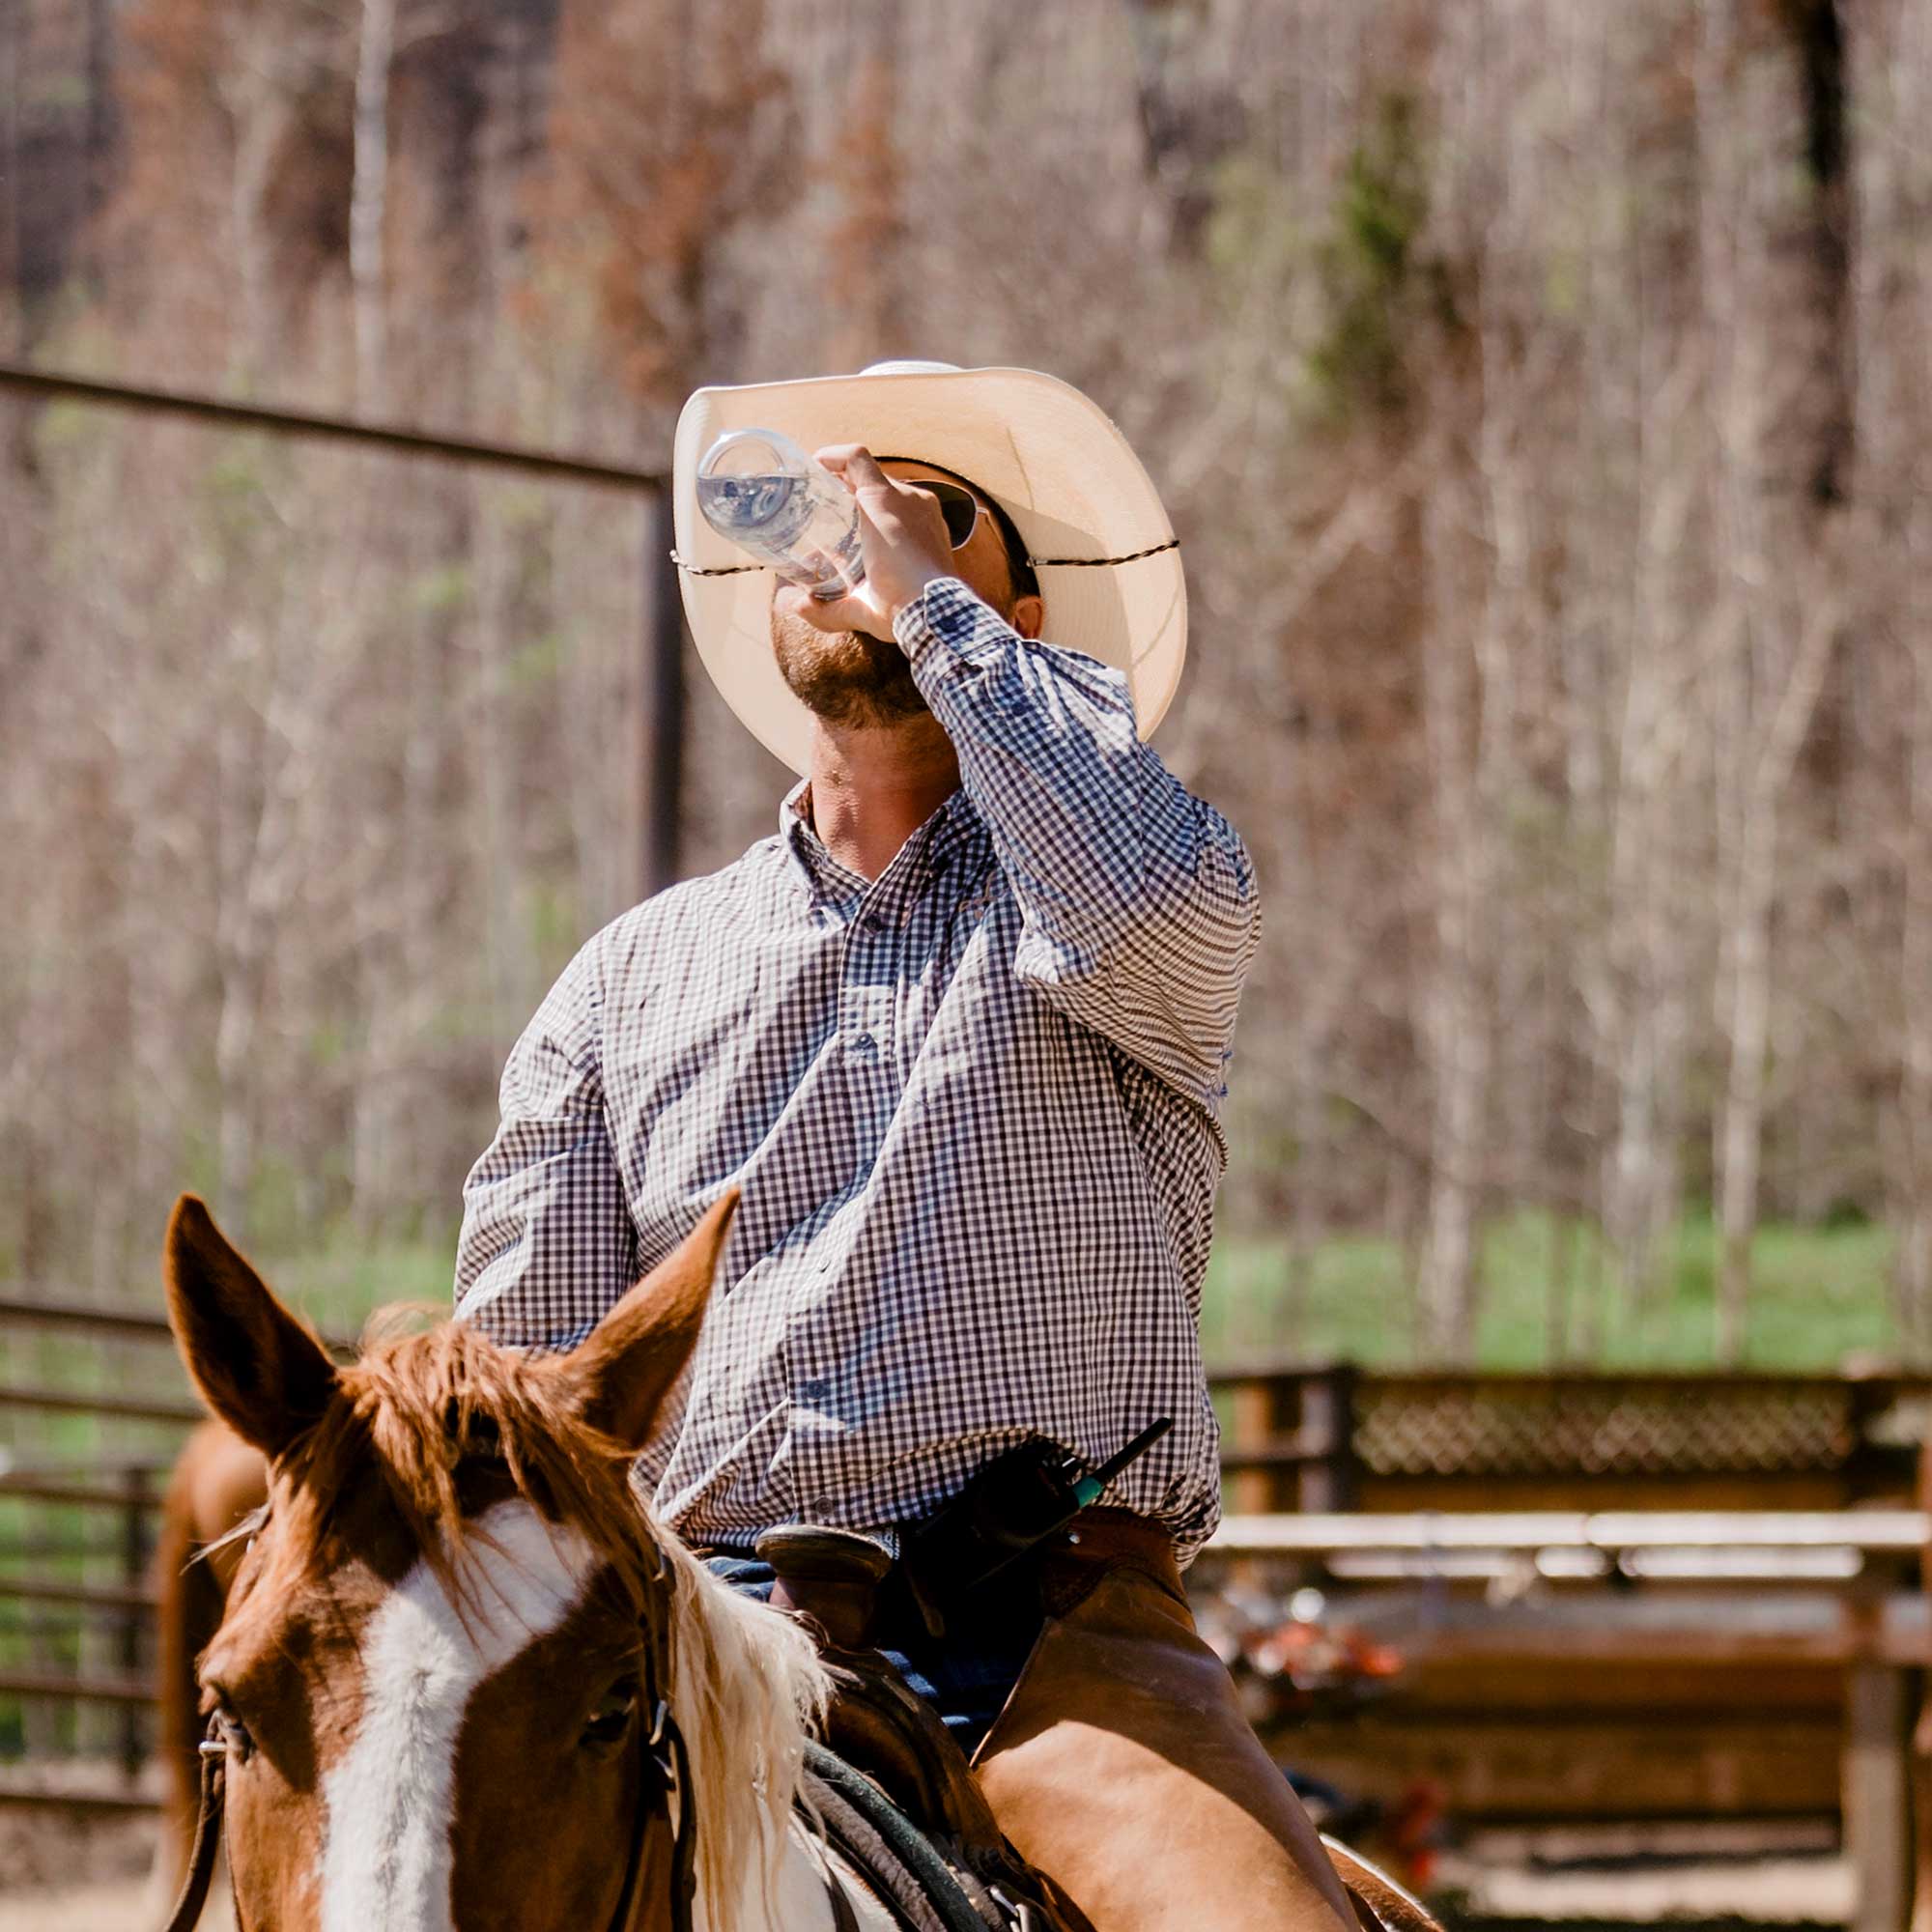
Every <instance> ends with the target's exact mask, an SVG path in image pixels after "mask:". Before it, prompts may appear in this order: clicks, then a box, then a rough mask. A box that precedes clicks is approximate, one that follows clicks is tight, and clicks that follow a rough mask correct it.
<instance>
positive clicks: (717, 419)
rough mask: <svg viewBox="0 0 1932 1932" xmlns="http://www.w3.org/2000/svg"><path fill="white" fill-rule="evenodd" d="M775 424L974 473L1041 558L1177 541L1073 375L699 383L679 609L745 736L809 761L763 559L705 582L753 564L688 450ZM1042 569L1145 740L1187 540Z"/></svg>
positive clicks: (1178, 654) (689, 425)
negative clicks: (724, 527) (1128, 701)
mask: <svg viewBox="0 0 1932 1932" xmlns="http://www.w3.org/2000/svg"><path fill="white" fill-rule="evenodd" d="M753 428H762V429H777V430H782V431H784V432H785V434H786V435H788V436H790V437H792V438H794V439H795V440H797V441H799V442H801V443H803V444H804V446H805V447H806V448H807V449H817V448H822V447H823V446H824V445H825V444H827V443H831V442H863V443H864V444H865V445H866V446H867V448H868V449H870V450H871V451H872V452H873V453H874V454H875V455H878V456H898V457H912V458H918V459H919V460H921V461H923V462H926V463H930V464H932V465H934V466H935V467H936V468H938V469H951V470H952V471H954V472H956V473H957V474H958V475H961V476H964V477H966V478H968V479H969V480H970V481H971V482H973V483H975V484H977V485H978V486H979V488H980V489H981V490H983V491H984V492H985V493H986V495H987V496H989V497H992V498H993V499H994V500H995V501H996V502H997V503H998V504H999V505H1000V507H1001V508H1002V509H1004V510H1005V511H1006V513H1007V514H1008V515H1009V517H1010V518H1011V519H1012V521H1013V526H1014V527H1015V528H1016V529H1017V530H1018V531H1019V534H1020V538H1021V540H1022V542H1024V543H1025V545H1026V547H1027V551H1028V554H1030V555H1032V556H1034V557H1036V558H1070V559H1081V558H1099V557H1121V556H1133V555H1135V554H1136V553H1137V552H1141V551H1146V550H1151V549H1153V548H1154V547H1155V546H1156V545H1161V544H1165V543H1167V542H1169V541H1170V539H1171V538H1172V536H1173V530H1172V528H1171V526H1169V523H1168V520H1167V513H1166V511H1165V510H1164V509H1163V508H1162V506H1161V501H1160V497H1159V495H1158V493H1157V492H1156V491H1155V489H1154V487H1153V482H1152V479H1151V477H1150V476H1149V475H1148V473H1147V470H1146V469H1144V468H1143V466H1142V464H1141V462H1140V459H1139V458H1138V457H1137V456H1135V454H1134V452H1133V450H1132V449H1131V448H1130V447H1129V446H1128V443H1127V440H1126V439H1125V438H1124V437H1123V436H1122V434H1121V432H1120V431H1119V430H1118V429H1117V428H1116V427H1115V426H1114V423H1113V422H1112V421H1111V419H1110V418H1109V417H1108V416H1107V415H1106V413H1105V412H1103V411H1102V410H1100V409H1099V407H1098V406H1097V405H1095V404H1094V403H1093V402H1091V401H1090V400H1089V399H1088V398H1087V397H1086V396H1084V395H1082V394H1081V393H1080V391H1079V390H1078V389H1076V388H1074V387H1072V386H1071V384H1066V383H1063V382H1061V381H1060V380H1059V379H1058V378H1057V377H1053V376H1047V375H1043V374H1041V373H1040V372H1039V371H1037V370H1034V369H919V370H908V371H905V372H897V371H894V372H884V371H881V372H879V373H872V374H866V375H860V376H823V377H814V378H811V379H810V380H808V381H803V382H794V383H758V384H746V385H743V386H739V387H732V388H708V389H699V390H697V391H696V394H694V395H693V396H692V397H691V399H690V401H689V402H687V403H686V404H685V406H684V411H683V413H682V414H681V415H680V416H679V417H678V424H677V440H676V444H675V448H674V451H673V455H672V464H671V500H672V517H673V522H674V527H675V530H676V537H677V550H678V555H679V556H680V557H681V558H682V559H683V560H684V563H685V564H686V565H687V566H689V567H688V568H685V569H681V570H680V571H679V572H678V580H679V582H680V584H681V585H682V587H683V591H684V610H685V615H686V617H687V619H688V620H689V622H690V625H691V635H692V639H693V641H694V642H695V643H696V646H697V654H698V656H699V657H700V658H701V659H702V660H703V663H704V668H705V669H706V670H707V671H709V672H710V674H711V678H712V681H713V682H714V683H715V684H716V685H717V687H718V689H719V691H720V692H721V693H722V694H723V695H724V697H725V702H726V703H727V704H729V705H730V707H731V709H732V710H733V711H735V712H736V713H737V715H738V716H739V718H740V719H742V720H743V721H744V723H745V725H747V726H748V727H749V728H750V729H751V731H752V732H753V735H754V736H755V737H756V738H757V739H758V740H759V742H760V743H762V744H763V745H764V746H765V747H766V748H767V749H768V750H770V751H771V752H772V753H775V754H776V755H777V756H778V757H780V758H781V759H782V760H783V761H784V762H785V763H786V764H787V765H789V766H790V767H791V768H792V769H793V770H794V771H797V772H803V771H804V770H806V768H807V765H808V762H809V758H810V730H811V726H810V713H809V712H808V711H807V710H806V708H805V706H804V705H803V704H802V703H801V702H800V701H799V699H798V698H797V697H796V696H793V695H792V692H791V689H790V687H789V686H788V685H786V683H785V681H784V679H783V677H782V676H781V673H780V671H779V668H778V661H777V659H776V657H775V656H774V654H773V651H772V636H771V602H772V591H773V587H774V585H775V583H776V582H777V580H776V578H775V577H774V576H773V574H772V573H771V572H770V571H769V570H752V571H740V572H737V573H736V574H732V575H726V576H719V577H706V576H700V575H696V574H695V572H697V571H705V570H724V571H730V570H732V568H733V566H736V565H742V564H744V563H746V562H747V561H748V560H749V559H748V558H747V557H746V555H745V553H744V552H743V551H741V550H739V549H738V548H737V547H736V546H735V545H734V544H732V543H730V542H728V541H727V540H726V539H725V538H724V537H722V536H720V535H719V534H718V532H717V531H716V530H714V529H713V528H712V527H711V526H710V525H709V524H707V523H706V522H705V521H704V519H703V517H702V516H701V515H700V514H699V513H698V509H697V496H696V485H695V479H696V469H697V463H698V459H699V458H700V457H701V456H702V455H703V454H704V452H705V451H706V450H707V449H709V448H710V447H711V445H712V443H713V442H715V441H716V440H717V439H718V438H719V437H721V436H723V435H725V432H726V431H729V430H734V429H753ZM1037 577H1038V579H1039V587H1040V595H1041V597H1042V599H1043V600H1044V602H1045V606H1046V615H1045V621H1044V625H1043V633H1044V637H1045V639H1046V641H1047V642H1049V643H1052V644H1059V645H1062V646H1064V647H1065V648H1066V649H1069V650H1076V651H1085V652H1086V653H1087V654H1088V655H1089V656H1092V657H1095V658H1098V659H1099V660H1100V661H1101V662H1102V663H1103V664H1108V665H1112V666H1114V667H1115V668H1118V669H1120V670H1123V671H1125V672H1126V674H1127V681H1128V686H1129V689H1130V691H1131V694H1132V698H1133V706H1134V717H1135V722H1136V725H1137V728H1138V729H1139V731H1140V735H1141V736H1142V737H1143V738H1146V737H1147V736H1148V735H1149V734H1150V733H1151V731H1152V730H1153V728H1154V726H1155V725H1158V724H1159V723H1160V720H1161V718H1162V716H1163V715H1164V714H1165V713H1166V710H1167V707H1168V705H1169V704H1170V703H1171V702H1172V700H1173V697H1174V693H1175V687H1176V686H1177V685H1178V684H1179V680H1180V668H1181V664H1182V662H1183V661H1184V659H1185V657H1186V652H1187V590H1186V583H1185V580H1184V578H1183V575H1182V571H1181V564H1180V553H1179V551H1178V550H1172V549H1170V550H1161V551H1158V552H1157V553H1156V554H1154V555H1151V556H1141V557H1137V559H1136V560H1135V561H1134V562H1131V563H1107V564H1101V565H1097V566H1094V567H1086V568H1083V567H1082V566H1081V565H1080V564H1079V563H1078V562H1065V563H1061V562H1047V563H1044V564H1041V565H1040V566H1039V567H1038V568H1037Z"/></svg>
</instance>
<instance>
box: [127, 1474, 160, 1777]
mask: <svg viewBox="0 0 1932 1932" xmlns="http://www.w3.org/2000/svg"><path fill="white" fill-rule="evenodd" d="M122 1482H123V1485H124V1486H125V1488H126V1489H127V1492H128V1500H127V1501H126V1503H124V1504H123V1505H122V1510H121V1580H122V1582H123V1583H124V1584H125V1585H126V1586H127V1589H128V1608H127V1610H126V1612H125V1613H124V1614H123V1615H122V1617H121V1619H120V1626H121V1629H120V1644H119V1662H120V1664H121V1669H122V1672H123V1674H124V1675H126V1676H128V1677H137V1676H139V1675H140V1672H141V1669H142V1665H143V1662H144V1660H143V1658H142V1655H141V1651H142V1643H141V1626H142V1621H143V1619H142V1612H141V1608H140V1605H138V1603H137V1602H136V1601H135V1600H136V1598H137V1596H138V1594H139V1592H140V1589H141V1586H142V1585H143V1584H144V1583H145V1582H146V1581H147V1580H148V1563H149V1560H150V1558H151V1557H152V1556H153V1553H154V1552H153V1550H152V1548H150V1546H149V1540H148V1503H149V1495H148V1471H147V1470H146V1469H145V1468H144V1467H142V1466H141V1465H140V1464H139V1463H133V1464H130V1465H129V1466H128V1468H127V1469H125V1470H123V1471H122ZM147 1758H148V1730H147V1713H146V1712H145V1711H144V1710H143V1709H141V1707H140V1706H138V1705H135V1704H124V1705H123V1706H122V1708H121V1769H122V1770H123V1771H124V1772H125V1773H126V1774H127V1775H128V1780H129V1782H132V1780H133V1779H135V1778H137V1777H139V1776H140V1775H141V1767H142V1765H144V1764H145V1763H146V1762H147Z"/></svg>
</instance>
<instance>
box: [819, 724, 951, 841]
mask: <svg viewBox="0 0 1932 1932" xmlns="http://www.w3.org/2000/svg"><path fill="white" fill-rule="evenodd" d="M958 788H959V759H958V756H957V754H956V753H954V752H953V749H952V741H951V740H950V739H949V738H948V737H947V735H946V733H945V732H944V731H943V730H942V729H941V728H940V726H939V722H938V720H937V719H933V718H914V719H909V720H907V721H906V723H904V724H902V725H880V726H873V727H870V728H862V729H855V730H844V729H837V728H835V727H834V726H832V725H827V724H825V723H823V722H822V721H817V720H814V721H813V726H812V735H811V823H812V828H813V830H814V831H816V832H817V834H818V836H819V838H820V839H822V840H823V841H824V844H825V849H826V850H827V851H828V852H830V853H831V854H832V856H833V857H834V858H835V859H837V860H838V863H839V864H840V865H841V866H848V867H851V869H852V870H853V871H855V872H857V873H859V874H860V876H861V877H862V878H867V879H876V878H877V877H878V876H879V874H880V873H881V872H883V871H884V870H885V869H886V867H888V866H890V865H891V864H892V863H893V861H894V859H895V858H896V857H897V856H898V851H899V847H900V846H902V845H903V844H904V843H905V842H906V840H907V839H908V838H911V837H912V835H913V834H914V833H915V832H917V831H918V830H919V828H920V827H921V826H922V825H923V824H924V823H925V821H926V820H927V819H928V818H930V817H931V816H932V814H933V813H934V812H935V811H936V810H938V809H939V808H940V807H941V806H942V805H944V804H945V803H946V801H947V800H948V799H949V798H951V797H952V794H953V793H954V792H955V791H957V790H958Z"/></svg>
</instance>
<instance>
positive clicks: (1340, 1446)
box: [1294, 1362, 1356, 1516]
mask: <svg viewBox="0 0 1932 1932" xmlns="http://www.w3.org/2000/svg"><path fill="white" fill-rule="evenodd" d="M1355 1379H1356V1371H1355V1368H1354V1365H1353V1364H1352V1363H1350V1362H1337V1363H1335V1364H1334V1365H1333V1366H1332V1367H1330V1368H1326V1369H1321V1370H1319V1371H1317V1372H1316V1373H1315V1374H1313V1375H1310V1376H1308V1377H1306V1378H1304V1379H1303V1381H1302V1384H1301V1435H1302V1438H1303V1440H1304V1441H1305V1442H1307V1443H1308V1444H1309V1446H1310V1447H1312V1448H1317V1449H1319V1453H1320V1460H1319V1461H1311V1462H1306V1463H1302V1464H1301V1467H1300V1469H1299V1470H1298V1471H1297V1473H1296V1480H1295V1496H1294V1503H1295V1507H1296V1508H1297V1509H1298V1510H1300V1511H1301V1513H1302V1514H1303V1515H1304V1516H1315V1515H1321V1514H1322V1513H1324V1512H1327V1511H1331V1510H1351V1509H1353V1508H1354V1507H1355V1490H1356V1484H1355V1467H1356V1464H1355Z"/></svg>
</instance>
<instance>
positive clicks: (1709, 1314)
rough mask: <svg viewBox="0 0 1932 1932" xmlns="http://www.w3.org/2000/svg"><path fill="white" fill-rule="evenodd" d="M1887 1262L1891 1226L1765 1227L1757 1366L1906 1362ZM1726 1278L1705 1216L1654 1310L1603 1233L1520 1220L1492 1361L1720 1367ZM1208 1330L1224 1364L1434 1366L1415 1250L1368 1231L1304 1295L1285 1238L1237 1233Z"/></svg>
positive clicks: (1223, 1255) (1317, 1267) (1752, 1317)
mask: <svg viewBox="0 0 1932 1932" xmlns="http://www.w3.org/2000/svg"><path fill="white" fill-rule="evenodd" d="M1889 1262H1890V1237H1889V1235H1888V1234H1887V1232H1886V1231H1885V1230H1884V1229H1883V1228H1878V1227H1873V1226H1869V1225H1862V1224H1858V1223H1853V1224H1850V1225H1844V1226H1833V1227H1820V1228H1798V1227H1769V1228H1766V1229H1764V1230H1762V1231H1761V1232H1760V1234H1759V1236H1758V1239H1757V1242H1756V1245H1755V1248H1754V1249H1753V1253H1752V1265H1753V1286H1752V1293H1751V1300H1750V1307H1749V1311H1748V1319H1747V1325H1746V1339H1745V1366H1747V1367H1749V1368H1758V1369H1786V1370H1794V1371H1797V1370H1821V1369H1836V1368H1839V1367H1840V1366H1842V1365H1843V1363H1844V1362H1845V1360H1846V1358H1847V1357H1849V1356H1859V1355H1874V1354H1876V1355H1882V1356H1888V1357H1890V1356H1899V1355H1902V1354H1903V1353H1904V1350H1903V1348H1902V1345H1901V1342H1900V1339H1899V1337H1898V1334H1897V1332H1896V1330H1895V1327H1894V1325H1893V1322H1892V1318H1891V1307H1890V1297H1889V1292H1888V1288H1887V1270H1888V1268H1889ZM1717 1274H1718V1236H1717V1230H1716V1229H1715V1228H1714V1227H1713V1226H1712V1224H1711V1223H1710V1221H1709V1220H1708V1219H1706V1218H1696V1219H1692V1220H1688V1221H1686V1222H1685V1224H1684V1225H1683V1226H1682V1227H1681V1228H1680V1229H1679V1230H1678V1232H1677V1235H1676V1236H1675V1238H1674V1240H1673V1241H1672V1243H1671V1264H1670V1267H1669V1269H1668V1271H1667V1275H1666V1279H1665V1280H1664V1281H1663V1282H1662V1283H1661V1284H1660V1286H1659V1288H1658V1290H1657V1291H1656V1293H1654V1294H1653V1295H1652V1296H1651V1298H1650V1299H1649V1300H1648V1302H1646V1303H1643V1304H1640V1305H1634V1304H1633V1303H1632V1302H1631V1301H1630V1300H1629V1299H1628V1298H1627V1297H1626V1296H1625V1295H1624V1294H1623V1293H1622V1291H1621V1290H1620V1289H1619V1287H1618V1285H1617V1283H1616V1280H1615V1275H1614V1271H1613V1270H1612V1269H1611V1268H1610V1267H1609V1266H1608V1265H1607V1264H1606V1263H1605V1256H1604V1254H1603V1252H1602V1244H1601V1242H1600V1241H1599V1239H1598V1237H1597V1236H1596V1234H1595V1231H1594V1230H1593V1229H1592V1228H1590V1227H1588V1226H1587V1225H1585V1224H1582V1223H1576V1222H1571V1223H1567V1224H1566V1223H1563V1222H1561V1221H1559V1220H1558V1219H1557V1218H1556V1217H1555V1216H1553V1215H1548V1214H1542V1213H1530V1212H1523V1213H1518V1214H1513V1215H1510V1216H1509V1217H1507V1218H1506V1219H1504V1220H1501V1221H1498V1222H1496V1223H1494V1224H1493V1225H1492V1227H1491V1228H1490V1229H1489V1230H1488V1232H1487V1234H1486V1236H1485V1237H1484V1241H1483V1248H1482V1261H1481V1291H1480V1295H1481V1300H1480V1309H1481V1312H1480V1316H1479V1320H1478V1324H1477V1345H1476V1348H1477V1361H1478V1364H1479V1366H1481V1367H1483V1368H1486V1369H1502V1370H1507V1369H1540V1368H1546V1367H1549V1366H1553V1365H1555V1364H1557V1363H1559V1362H1562V1361H1565V1360H1568V1361H1571V1362H1575V1363H1577V1365H1579V1366H1586V1367H1588V1366H1596V1367H1603V1368H1632V1369H1635V1368H1652V1369H1708V1368H1712V1367H1714V1366H1715V1354H1714V1343H1715V1339H1716V1333H1717V1323H1716V1292H1717ZM1201 1336H1202V1346H1203V1349H1204V1350H1205V1352H1206V1354H1207V1357H1208V1361H1210V1362H1235V1361H1241V1360H1244V1359H1254V1358H1264V1357H1284V1358H1305V1359H1310V1360H1337V1359H1341V1360H1349V1361H1354V1362H1360V1363H1362V1364H1363V1365H1364V1366H1368V1367H1388V1368H1402V1367H1410V1366H1416V1365H1418V1364H1420V1363H1421V1361H1422V1357H1421V1354H1420V1351H1419V1339H1418V1335H1417V1330H1416V1321H1415V1307H1414V1298H1413V1295H1412V1293H1411V1292H1410V1289H1409V1285H1408V1280H1407V1267H1406V1263H1405V1260H1404V1258H1403V1255H1402V1252H1401V1250H1400V1249H1399V1247H1398V1246H1397V1244H1396V1243H1395V1242H1393V1241H1391V1240H1388V1239H1385V1238H1383V1237H1380V1236H1370V1235H1352V1236H1341V1237H1338V1238H1336V1239H1334V1240H1330V1241H1326V1242H1323V1243H1322V1244H1321V1247H1320V1248H1319V1249H1318V1250H1317V1251H1316V1252H1315V1253H1314V1255H1313V1256H1312V1257H1311V1258H1310V1259H1309V1261H1308V1263H1307V1264H1306V1266H1305V1268H1304V1271H1303V1281H1302V1285H1301V1287H1300V1289H1299V1291H1298V1292H1297V1290H1296V1288H1295V1287H1294V1285H1293V1283H1292V1282H1291V1279H1290V1272H1289V1265H1288V1251H1287V1246H1286V1244H1285V1243H1284V1242H1281V1241H1278V1240H1252V1239H1241V1238H1239V1237H1236V1236H1224V1237H1223V1238H1222V1239H1221V1240H1220V1241H1218V1242H1217V1243H1216V1245H1215V1250H1214V1257H1213V1260H1212V1262H1211V1263H1210V1264H1209V1265H1208V1282H1207V1286H1206V1289H1205V1290H1204V1293H1203V1296H1202V1310H1201Z"/></svg>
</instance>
